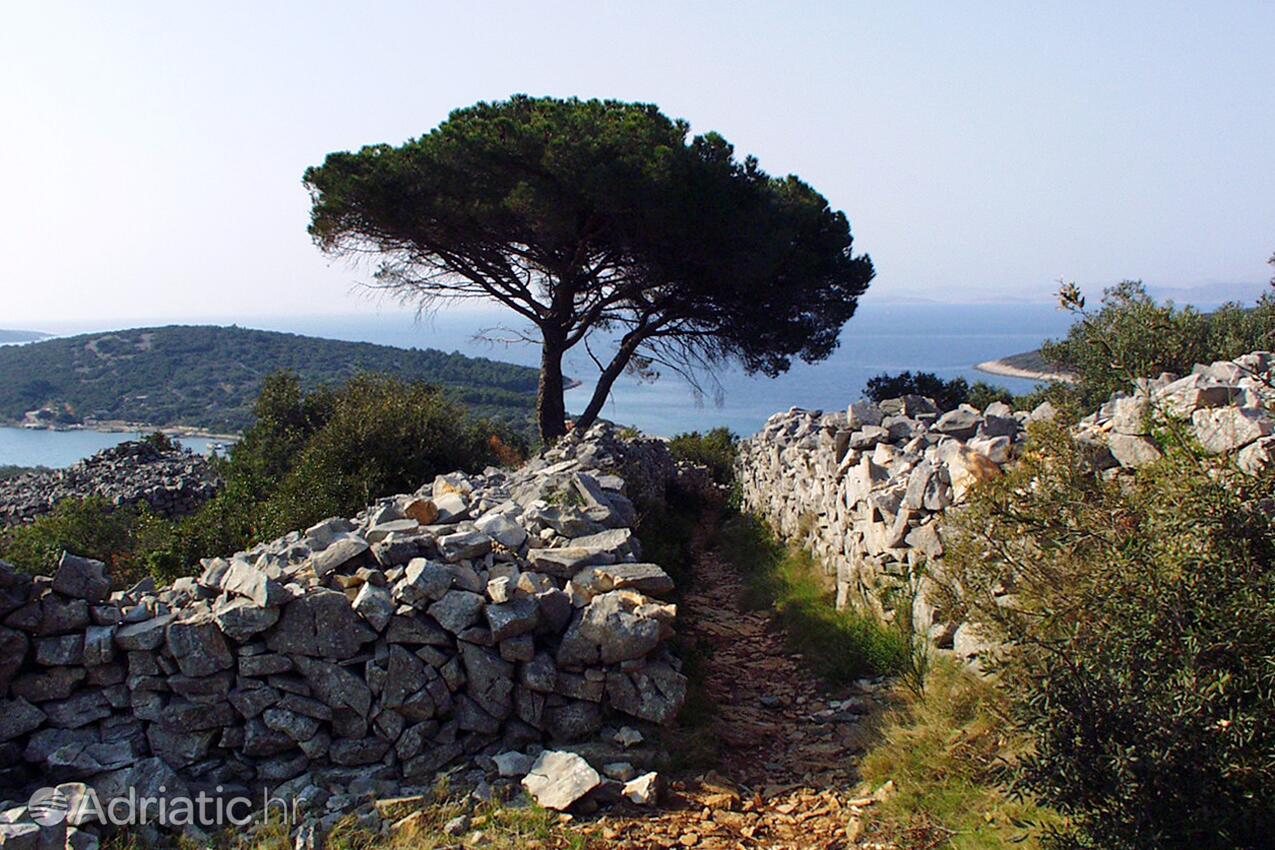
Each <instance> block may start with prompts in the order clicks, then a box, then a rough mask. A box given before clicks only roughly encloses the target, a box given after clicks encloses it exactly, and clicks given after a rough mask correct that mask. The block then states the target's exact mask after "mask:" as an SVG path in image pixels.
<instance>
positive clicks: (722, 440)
mask: <svg viewBox="0 0 1275 850" xmlns="http://www.w3.org/2000/svg"><path fill="white" fill-rule="evenodd" d="M668 447H669V451H670V452H672V453H673V457H674V458H675V459H676V460H684V461H689V462H691V463H701V464H703V465H704V466H706V467H708V468H709V469H710V470H712V472H713V480H714V481H716V482H717V483H718V484H729V483H731V482H732V481H734V480H735V458H736V456H737V455H738V454H739V436H738V435H737V434H735V433H734V432H733V431H731V430H730V429H729V428H714V429H713V430H711V431H709V432H707V433H704V434H701V433H700V432H699V431H691V432H690V433H687V434H678V435H677V436H676V437H674V438H673V439H671V440H669V444H668Z"/></svg>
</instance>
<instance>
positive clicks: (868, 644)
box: [721, 514, 909, 683]
mask: <svg viewBox="0 0 1275 850" xmlns="http://www.w3.org/2000/svg"><path fill="white" fill-rule="evenodd" d="M721 551H722V553H723V555H725V557H726V559H727V560H728V561H730V562H731V563H732V564H734V565H735V567H736V568H737V569H739V570H740V571H741V572H742V573H743V574H744V577H745V581H746V582H747V589H746V591H745V595H744V599H743V603H744V604H745V605H746V606H747V607H750V608H754V609H763V608H774V610H775V613H776V615H777V616H778V619H779V622H780V624H781V625H783V627H784V630H785V632H786V633H787V636H788V641H789V644H790V645H791V646H792V649H793V650H794V651H795V652H799V653H801V655H802V657H803V658H804V659H805V661H806V662H807V663H808V664H809V665H810V667H811V669H812V670H814V671H815V673H817V674H818V675H820V676H822V677H824V678H826V679H828V680H829V681H831V682H835V683H844V682H851V681H853V680H855V679H858V678H860V677H862V676H870V675H877V674H883V673H895V672H898V671H900V670H902V669H903V668H904V667H905V666H906V664H907V656H908V649H909V648H908V643H907V641H906V640H905V639H904V638H903V636H902V635H900V634H899V633H898V632H897V631H896V630H893V629H890V628H887V627H885V626H883V625H882V624H880V623H878V622H877V620H876V619H874V618H873V617H871V616H869V615H866V614H862V613H860V612H857V611H854V610H852V609H849V608H846V609H842V610H837V608H836V607H835V605H834V604H833V603H834V596H835V594H834V592H833V590H832V588H831V587H829V582H828V581H827V580H826V578H825V577H824V576H823V575H822V574H821V572H820V569H819V565H818V564H816V563H815V562H814V559H813V558H811V556H810V554H809V553H808V552H804V551H801V550H796V549H792V548H789V547H788V546H786V545H784V544H783V543H781V542H779V541H778V540H776V539H775V537H774V535H772V534H771V533H770V531H769V530H767V529H766V527H765V526H764V525H762V524H761V522H760V521H758V520H757V519H755V518H753V517H751V516H747V515H744V514H738V515H735V516H732V517H731V518H729V519H728V520H727V521H726V522H725V523H724V524H723V526H722V532H721Z"/></svg>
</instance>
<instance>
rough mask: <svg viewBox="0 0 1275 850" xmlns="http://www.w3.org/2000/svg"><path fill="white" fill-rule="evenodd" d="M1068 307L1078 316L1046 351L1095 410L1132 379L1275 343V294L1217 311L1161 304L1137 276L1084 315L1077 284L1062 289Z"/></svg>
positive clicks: (1105, 294)
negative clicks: (1074, 378) (1246, 305)
mask: <svg viewBox="0 0 1275 850" xmlns="http://www.w3.org/2000/svg"><path fill="white" fill-rule="evenodd" d="M1061 297H1062V301H1063V306H1064V307H1067V308H1069V309H1072V310H1074V311H1075V312H1076V313H1077V314H1078V315H1079V320H1078V321H1077V322H1075V323H1074V324H1073V325H1072V326H1071V328H1070V329H1069V330H1068V331H1067V336H1065V337H1064V338H1063V339H1060V340H1051V341H1049V342H1047V343H1045V344H1044V345H1043V346H1041V350H1040V353H1041V356H1043V357H1044V359H1045V360H1046V361H1047V362H1049V363H1051V364H1053V365H1054V366H1057V367H1059V368H1062V369H1066V370H1068V371H1071V372H1074V373H1075V374H1076V376H1077V378H1078V382H1077V385H1076V386H1075V388H1074V392H1075V393H1076V394H1077V396H1078V400H1079V402H1080V404H1081V406H1083V407H1086V408H1092V407H1095V406H1097V405H1100V404H1102V403H1103V402H1105V401H1106V400H1107V399H1108V398H1109V397H1110V396H1111V394H1112V393H1114V392H1117V391H1121V390H1127V389H1128V386H1129V380H1130V378H1154V377H1156V376H1158V375H1159V374H1160V373H1162V372H1172V373H1174V374H1178V375H1182V374H1186V373H1187V372H1190V371H1191V368H1192V367H1193V366H1194V365H1195V364H1196V363H1210V362H1212V361H1214V360H1230V359H1232V358H1235V357H1238V356H1239V355H1241V354H1246V353H1248V352H1250V351H1256V350H1269V349H1270V348H1271V347H1272V346H1275V298H1272V296H1270V295H1267V296H1264V297H1262V298H1261V299H1260V300H1258V302H1257V303H1256V304H1255V305H1254V306H1252V307H1250V308H1244V307H1242V306H1240V305H1239V304H1234V303H1232V304H1226V305H1223V306H1222V307H1220V308H1218V309H1217V310H1215V311H1213V312H1212V313H1202V312H1200V311H1199V310H1196V309H1195V308H1194V307H1190V306H1187V307H1176V306H1175V305H1174V304H1173V303H1172V302H1168V303H1163V304H1162V303H1159V302H1157V301H1156V300H1155V299H1154V298H1152V297H1151V296H1150V295H1148V294H1147V290H1146V288H1145V287H1144V286H1143V285H1142V284H1141V283H1140V282H1138V281H1125V282H1124V283H1121V284H1120V285H1119V286H1115V287H1111V288H1109V289H1107V290H1105V291H1104V292H1103V297H1102V306H1101V307H1100V308H1099V309H1098V310H1097V311H1093V312H1085V302H1084V299H1083V298H1082V297H1080V295H1079V293H1078V291H1077V290H1076V289H1075V287H1074V285H1072V286H1064V287H1063V291H1062V293H1061Z"/></svg>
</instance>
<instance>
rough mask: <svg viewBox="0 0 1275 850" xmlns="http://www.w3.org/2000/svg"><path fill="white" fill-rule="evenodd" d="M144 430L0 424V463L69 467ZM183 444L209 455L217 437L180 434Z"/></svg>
mask: <svg viewBox="0 0 1275 850" xmlns="http://www.w3.org/2000/svg"><path fill="white" fill-rule="evenodd" d="M144 436H146V435H145V434H144V433H137V432H125V431H109V432H108V431H81V430H74V431H48V430H44V429H39V428H11V427H0V466H8V465H14V466H48V467H53V468H60V467H64V466H70V465H71V464H73V463H75V462H76V461H79V460H83V459H84V458H86V457H88V456H89V455H91V454H95V453H97V452H100V451H101V450H102V449H109V448H110V447H111V446H117V445H119V444H120V443H122V442H124V441H125V440H137V439H141V438H142V437H144ZM178 442H179V443H181V444H182V445H183V446H184V447H186V448H188V449H191V450H192V451H196V452H199V453H200V454H205V455H206V454H208V453H209V451H210V450H211V447H212V445H213V444H214V443H216V442H217V441H216V440H210V439H206V438H204V437H181V438H179V439H178Z"/></svg>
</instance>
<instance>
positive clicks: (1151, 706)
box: [938, 422, 1275, 850]
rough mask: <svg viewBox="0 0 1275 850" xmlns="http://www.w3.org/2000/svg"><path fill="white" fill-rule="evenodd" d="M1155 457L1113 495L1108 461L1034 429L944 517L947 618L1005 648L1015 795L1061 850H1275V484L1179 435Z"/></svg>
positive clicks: (1162, 427)
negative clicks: (1054, 824)
mask: <svg viewBox="0 0 1275 850" xmlns="http://www.w3.org/2000/svg"><path fill="white" fill-rule="evenodd" d="M1154 438H1155V439H1156V440H1157V443H1158V445H1159V447H1160V449H1161V451H1162V452H1163V453H1164V457H1163V458H1162V459H1161V460H1160V461H1158V462H1157V463H1156V464H1154V465H1152V466H1149V467H1146V468H1143V469H1140V470H1139V472H1138V474H1137V475H1136V476H1123V477H1121V478H1120V479H1119V480H1111V479H1109V478H1108V477H1107V476H1104V475H1102V474H1101V473H1100V472H1099V471H1098V467H1097V466H1095V463H1094V460H1095V455H1096V453H1097V451H1098V450H1097V449H1096V447H1094V446H1093V445H1091V444H1087V443H1085V442H1082V441H1080V440H1078V439H1077V438H1076V437H1075V436H1074V435H1073V434H1072V433H1071V432H1070V431H1069V430H1068V429H1067V428H1066V427H1065V426H1064V425H1063V424H1061V423H1047V424H1036V425H1033V426H1032V433H1031V437H1030V439H1029V442H1028V445H1027V447H1026V450H1025V452H1024V454H1023V457H1022V458H1021V459H1020V461H1019V462H1018V463H1017V464H1016V465H1014V466H1013V467H1012V468H1011V469H1010V470H1009V471H1008V473H1007V474H1006V475H1005V476H1003V477H1001V478H1000V479H998V480H996V481H993V482H989V483H987V484H984V485H981V486H980V487H979V488H976V489H975V491H974V492H973V496H972V498H971V500H970V501H969V503H968V504H967V505H965V506H964V507H963V509H962V510H960V511H955V512H953V513H952V514H951V515H950V516H949V518H948V522H947V523H946V525H945V526H944V543H945V546H946V547H947V553H946V555H945V558H944V573H943V575H942V576H941V577H940V578H939V582H938V586H939V593H938V599H939V601H940V605H941V607H943V608H944V609H945V610H947V611H948V613H949V614H950V615H951V616H952V617H953V618H956V619H971V620H973V621H975V622H977V623H979V624H980V625H981V626H982V628H983V629H984V630H986V631H987V632H989V633H990V634H991V635H992V636H994V637H995V638H997V639H998V640H999V641H1001V642H1003V646H1004V650H1003V652H1002V654H1001V656H1000V658H999V660H998V662H997V663H996V664H995V665H994V666H995V667H996V671H997V673H998V676H997V681H998V683H999V684H1000V686H1001V687H1003V688H1004V689H1005V691H1006V692H1007V693H1008V695H1009V696H1010V698H1011V701H1012V703H1013V708H1014V714H1013V716H1014V719H1015V720H1016V721H1017V722H1018V724H1019V728H1020V729H1021V730H1022V731H1023V732H1025V733H1026V734H1027V737H1028V739H1029V742H1030V747H1029V748H1028V750H1027V752H1026V754H1025V755H1023V757H1022V758H1021V759H1020V761H1019V762H1018V764H1017V769H1018V770H1017V776H1018V780H1019V782H1020V783H1021V784H1020V787H1021V789H1022V790H1025V791H1027V792H1029V793H1031V794H1032V795H1034V796H1035V797H1036V798H1037V799H1039V800H1040V801H1042V802H1044V803H1046V804H1048V805H1049V806H1051V807H1053V808H1054V809H1056V810H1057V811H1059V812H1061V813H1062V814H1064V815H1065V816H1067V818H1068V826H1067V827H1066V828H1064V829H1058V830H1056V834H1054V835H1053V836H1052V838H1053V839H1054V840H1053V841H1052V842H1051V844H1052V845H1053V846H1058V847H1070V848H1082V847H1083V848H1090V847H1092V848H1098V847H1101V848H1104V850H1152V848H1155V850H1165V848H1183V850H1188V849H1189V850H1204V848H1218V850H1222V848H1240V847H1243V848H1250V847H1259V846H1269V844H1268V843H1267V842H1269V838H1270V827H1271V825H1272V824H1275V760H1273V759H1272V753H1275V725H1272V723H1271V706H1272V702H1271V701H1272V698H1273V697H1275V518H1273V516H1272V514H1271V511H1270V508H1269V506H1270V504H1271V503H1272V499H1273V498H1275V474H1272V473H1270V472H1267V473H1265V474H1263V475H1259V476H1249V475H1244V474H1241V473H1240V472H1239V471H1238V470H1237V469H1236V468H1235V467H1234V466H1233V465H1232V464H1231V463H1230V462H1229V461H1227V460H1226V459H1217V458H1210V457H1206V456H1204V455H1202V453H1200V452H1199V451H1198V449H1197V448H1196V447H1195V446H1193V445H1192V443H1191V441H1190V439H1189V436H1187V435H1186V431H1185V429H1183V428H1182V427H1180V426H1179V425H1177V424H1175V423H1173V422H1159V423H1158V424H1157V425H1156V428H1155V432H1154Z"/></svg>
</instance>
